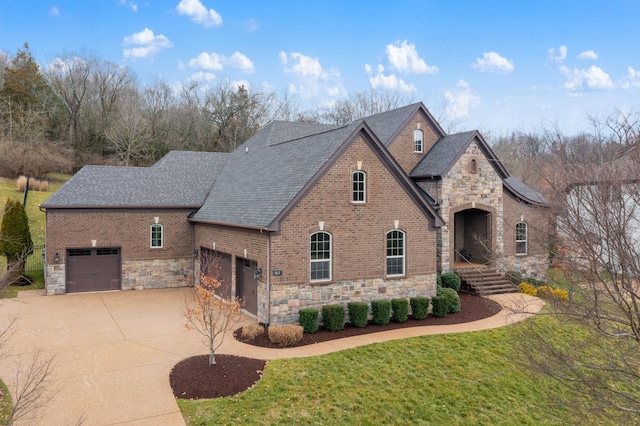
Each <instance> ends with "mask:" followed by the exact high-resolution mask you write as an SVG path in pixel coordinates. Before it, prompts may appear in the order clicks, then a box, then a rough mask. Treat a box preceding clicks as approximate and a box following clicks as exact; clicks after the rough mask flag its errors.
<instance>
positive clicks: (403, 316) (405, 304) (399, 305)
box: [391, 298, 409, 322]
mask: <svg viewBox="0 0 640 426" xmlns="http://www.w3.org/2000/svg"><path fill="white" fill-rule="evenodd" d="M391 312H392V313H391V319H392V320H393V322H405V321H406V320H407V317H408V316H409V301H408V300H407V299H404V298H402V299H391Z"/></svg>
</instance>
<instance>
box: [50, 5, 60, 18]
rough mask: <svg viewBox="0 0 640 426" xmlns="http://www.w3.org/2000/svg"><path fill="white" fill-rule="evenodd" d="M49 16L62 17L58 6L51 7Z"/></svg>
mask: <svg viewBox="0 0 640 426" xmlns="http://www.w3.org/2000/svg"><path fill="white" fill-rule="evenodd" d="M49 16H60V9H58V7H57V6H51V8H50V9H49Z"/></svg>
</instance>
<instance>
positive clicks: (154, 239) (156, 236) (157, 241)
mask: <svg viewBox="0 0 640 426" xmlns="http://www.w3.org/2000/svg"><path fill="white" fill-rule="evenodd" d="M163 231H164V230H163V229H162V225H160V224H157V223H154V224H153V225H151V228H150V233H151V248H162V247H163V244H164V235H163V234H164V232H163Z"/></svg>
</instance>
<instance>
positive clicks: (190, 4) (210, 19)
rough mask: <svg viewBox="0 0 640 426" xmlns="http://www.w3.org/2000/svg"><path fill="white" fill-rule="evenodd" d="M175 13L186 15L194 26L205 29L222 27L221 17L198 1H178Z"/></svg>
mask: <svg viewBox="0 0 640 426" xmlns="http://www.w3.org/2000/svg"><path fill="white" fill-rule="evenodd" d="M176 11H177V12H178V14H180V15H187V16H189V17H190V18H191V20H192V21H193V22H195V23H196V24H202V25H204V26H205V27H215V26H218V25H222V16H220V14H219V13H218V12H216V11H215V10H214V9H208V10H207V8H206V7H205V6H204V5H203V4H202V3H201V2H200V1H199V0H180V3H178V6H176Z"/></svg>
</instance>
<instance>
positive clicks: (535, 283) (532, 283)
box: [522, 277, 545, 287]
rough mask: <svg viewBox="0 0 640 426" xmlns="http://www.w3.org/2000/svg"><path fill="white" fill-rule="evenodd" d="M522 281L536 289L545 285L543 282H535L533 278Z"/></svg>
mask: <svg viewBox="0 0 640 426" xmlns="http://www.w3.org/2000/svg"><path fill="white" fill-rule="evenodd" d="M522 281H524V282H527V283H529V284H531V285H534V286H536V287H540V286H541V285H545V283H544V281H542V280H537V279H535V278H533V277H526V278H524V279H523V280H522Z"/></svg>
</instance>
